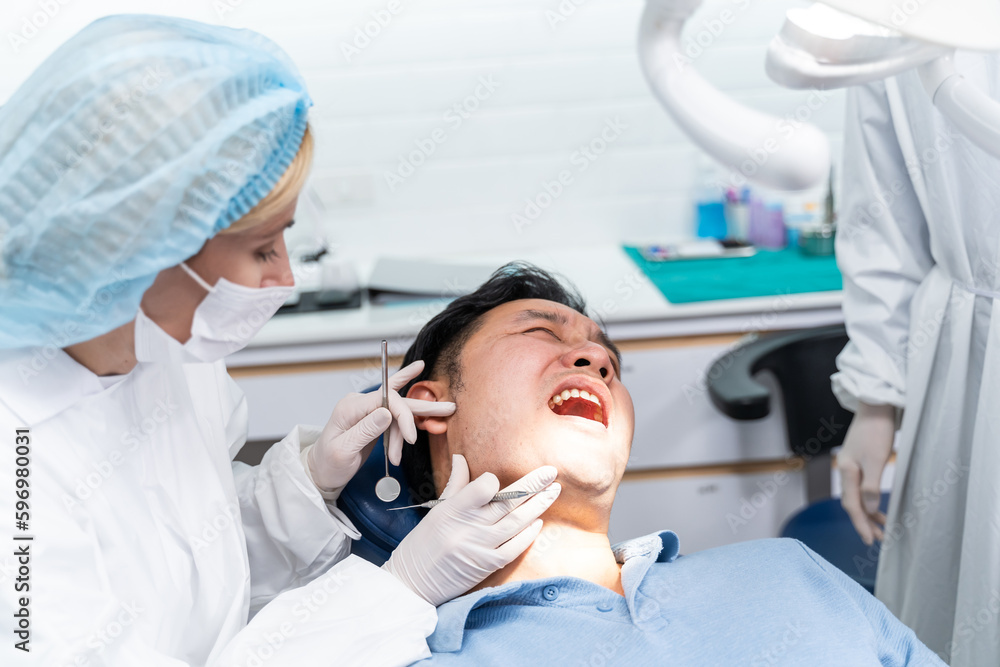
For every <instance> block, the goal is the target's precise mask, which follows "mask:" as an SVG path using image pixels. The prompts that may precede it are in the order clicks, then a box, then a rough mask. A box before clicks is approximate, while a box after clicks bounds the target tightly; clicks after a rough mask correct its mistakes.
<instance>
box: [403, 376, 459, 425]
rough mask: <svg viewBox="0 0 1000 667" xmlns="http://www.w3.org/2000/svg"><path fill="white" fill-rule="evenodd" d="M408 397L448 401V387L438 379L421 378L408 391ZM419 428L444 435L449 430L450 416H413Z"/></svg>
mask: <svg viewBox="0 0 1000 667" xmlns="http://www.w3.org/2000/svg"><path fill="white" fill-rule="evenodd" d="M406 397H407V398H418V399H420V400H422V401H447V400H450V397H449V396H448V388H447V386H446V385H445V384H444V383H443V382H439V381H437V380H421V381H420V382H417V383H416V384H414V385H413V386H412V387H410V391H408V392H406ZM413 421H414V422H415V423H416V425H417V428H419V429H420V430H422V431H427V432H428V433H432V434H434V435H442V434H444V433H445V432H446V431H447V430H448V417H418V416H417V415H414V416H413Z"/></svg>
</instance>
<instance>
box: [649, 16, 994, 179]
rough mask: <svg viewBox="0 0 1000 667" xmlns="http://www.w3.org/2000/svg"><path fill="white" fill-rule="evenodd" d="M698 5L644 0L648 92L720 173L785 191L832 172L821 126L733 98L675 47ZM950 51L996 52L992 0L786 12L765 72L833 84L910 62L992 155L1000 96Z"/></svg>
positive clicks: (935, 97) (793, 84)
mask: <svg viewBox="0 0 1000 667" xmlns="http://www.w3.org/2000/svg"><path fill="white" fill-rule="evenodd" d="M702 2H703V0H647V3H646V8H645V11H644V12H643V15H642V22H641V25H640V29H639V60H640V62H641V64H642V70H643V73H644V74H645V76H646V79H647V81H648V82H649V85H650V87H651V88H652V90H653V93H654V94H655V95H656V97H657V99H659V100H660V102H661V103H662V104H663V105H664V107H666V109H667V111H668V112H669V113H670V114H671V116H673V118H674V120H675V121H677V124H678V125H680V126H681V128H682V129H683V130H684V131H685V132H686V133H687V134H688V136H689V137H690V138H691V139H692V140H693V141H694V142H695V143H696V144H697V145H698V146H700V147H701V148H702V149H703V150H704V151H705V152H707V153H708V154H709V155H711V156H712V157H713V158H715V160H717V161H718V162H720V163H721V164H722V165H723V166H725V167H726V168H727V169H730V170H731V171H733V172H738V173H743V174H744V176H745V177H746V178H747V179H748V180H752V181H755V182H757V183H759V184H761V185H765V186H767V187H772V188H777V189H782V190H801V189H805V188H809V187H813V186H815V185H818V184H820V183H821V182H822V181H823V180H824V179H825V178H826V176H827V174H828V172H829V168H830V147H829V142H828V141H827V139H826V135H824V134H823V132H822V131H820V130H819V129H818V128H817V127H815V126H813V125H810V124H808V123H804V124H802V125H799V126H797V127H796V128H795V130H794V131H793V132H789V131H788V129H787V127H783V125H782V121H781V119H780V118H778V117H776V116H771V115H769V114H765V113H762V112H760V111H757V110H755V109H751V108H750V107H747V106H745V105H742V104H740V103H738V102H736V101H735V100H733V99H731V98H729V97H728V96H727V95H725V94H724V93H722V92H720V91H719V90H718V89H716V88H715V87H713V86H712V85H711V84H710V83H708V82H707V81H705V79H703V78H702V77H701V75H699V74H698V72H697V71H695V68H694V67H693V65H692V63H691V61H690V59H689V58H687V56H686V55H685V54H684V52H683V51H682V49H681V32H682V30H683V28H684V24H685V23H686V22H687V20H688V19H689V18H690V17H691V15H692V14H693V13H694V12H695V10H696V9H697V8H698V7H699V6H701V4H702ZM958 48H962V49H970V50H978V51H997V50H1000V2H997V0H826V1H825V2H823V3H816V4H813V5H811V6H809V7H807V8H796V9H790V10H789V11H788V13H787V15H786V17H785V23H784V25H783V26H782V28H781V31H780V32H779V34H778V35H777V36H776V37H775V38H774V39H773V40H772V41H771V44H770V46H769V47H768V53H767V61H766V71H767V74H768V76H769V77H771V79H772V80H774V81H775V82H776V83H779V84H781V85H783V86H786V87H788V88H796V89H803V88H819V89H833V88H843V87H845V86H852V85H856V84H860V83H865V82H868V81H874V80H877V79H883V78H886V77H889V76H893V75H895V74H899V73H900V72H903V71H906V70H909V69H912V68H918V71H919V74H920V78H921V80H922V82H923V84H924V88H925V89H926V90H927V93H928V95H930V97H931V100H932V101H933V104H934V105H935V106H936V107H937V108H938V110H940V111H941V113H942V114H944V115H945V116H946V117H947V118H949V119H950V120H951V121H952V122H953V123H954V124H955V126H956V127H957V128H958V129H959V130H960V131H961V132H962V133H964V134H965V135H966V136H967V137H969V139H971V140H972V141H973V142H975V143H976V144H978V145H979V146H980V147H982V148H983V150H985V151H987V152H988V153H990V154H992V155H994V156H997V157H1000V103H997V102H996V101H994V100H993V99H991V98H990V97H988V96H987V95H986V94H985V93H984V92H983V91H981V90H979V89H977V88H975V87H974V86H972V85H971V84H970V83H969V82H968V81H966V80H965V79H964V78H963V77H962V75H961V74H959V73H958V72H957V71H956V70H955V66H954V62H953V55H954V52H955V49H958ZM750 158H753V161H752V162H748V159H750ZM762 158H763V159H762ZM747 165H750V166H751V167H752V169H747Z"/></svg>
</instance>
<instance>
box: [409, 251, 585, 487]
mask: <svg viewBox="0 0 1000 667" xmlns="http://www.w3.org/2000/svg"><path fill="white" fill-rule="evenodd" d="M519 299H545V300H546V301H555V302H556V303H561V304H563V305H564V306H569V307H570V308H572V309H573V310H575V311H577V312H578V313H582V314H584V315H586V314H587V312H586V311H587V304H586V302H585V301H584V300H583V297H581V296H580V294H579V293H578V292H577V291H576V290H575V289H573V288H572V287H567V286H564V285H563V284H561V283H560V282H559V281H558V280H557V279H556V278H555V277H554V276H553V275H551V274H550V273H547V272H546V271H543V270H542V269H539V268H538V267H536V266H533V265H531V264H528V263H526V262H512V263H510V264H507V265H506V266H503V267H501V268H499V269H497V270H496V271H495V272H494V273H493V275H492V276H490V277H489V279H488V280H487V281H486V282H485V283H483V284H482V285H481V286H480V287H479V289H477V290H476V291H475V292H472V293H471V294H466V295H465V296H460V297H459V298H457V299H455V300H454V301H452V302H451V303H450V304H448V307H447V308H445V309H444V310H443V311H441V312H440V313H438V314H437V315H436V316H435V317H434V318H433V319H431V321H430V322H428V323H427V324H425V325H424V327H423V328H422V329H421V330H420V333H418V334H417V338H416V340H414V341H413V345H411V346H410V349H409V350H407V351H406V356H405V357H404V358H403V366H406V365H407V364H410V363H412V362H414V361H416V360H417V359H423V360H424V371H423V372H422V373H421V374H420V375H418V376H417V377H416V378H414V379H413V380H412V381H411V382H410V383H409V384H407V385H406V386H405V387H404V388H403V389H402V390H401V391H400V392H399V393H400V394H401V395H402V396H406V393H407V392H408V391H409V390H410V387H412V386H413V385H414V384H415V383H417V382H420V381H422V380H432V379H436V378H441V377H446V378H448V381H449V383H450V385H451V388H452V392H453V393H458V392H459V391H460V390H461V387H462V372H461V360H460V357H461V353H462V348H464V347H465V344H466V343H467V342H468V340H469V338H471V337H472V335H473V334H474V333H475V332H476V331H478V330H479V327H480V326H482V323H483V315H485V314H486V313H487V312H489V311H491V310H493V309H494V308H496V307H497V306H500V305H503V304H505V303H507V302H509V301H517V300H519ZM401 465H402V467H403V472H404V474H405V475H406V481H407V483H408V484H409V486H410V493H411V494H412V495H413V498H414V502H417V503H422V502H424V501H427V500H431V499H432V498H434V497H436V489H435V486H434V470H433V469H432V467H431V450H430V441H429V440H428V437H427V431H422V430H419V429H418V430H417V441H416V443H415V444H413V445H406V446H404V447H403V460H402V462H401Z"/></svg>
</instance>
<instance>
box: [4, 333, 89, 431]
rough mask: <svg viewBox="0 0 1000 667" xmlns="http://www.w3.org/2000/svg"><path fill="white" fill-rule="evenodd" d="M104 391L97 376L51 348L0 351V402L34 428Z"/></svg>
mask: <svg viewBox="0 0 1000 667" xmlns="http://www.w3.org/2000/svg"><path fill="white" fill-rule="evenodd" d="M102 391H104V386H103V385H102V384H101V381H100V380H99V379H98V377H97V376H96V375H94V374H93V373H92V372H90V370H88V369H87V368H85V367H84V366H81V365H80V364H78V363H77V362H76V361H74V360H73V358H72V357H70V356H69V355H68V354H66V352H64V351H63V350H61V349H59V348H57V347H54V346H51V345H50V346H46V347H31V348H18V349H12V350H0V401H3V403H4V404H5V405H6V406H7V407H8V408H9V409H10V411H11V412H12V413H13V414H14V415H15V416H16V417H17V418H18V419H20V420H21V423H22V424H23V425H24V426H34V425H36V424H39V423H41V422H43V421H45V420H46V419H49V418H50V417H52V416H54V415H57V414H59V413H60V412H62V411H63V410H65V409H66V408H68V407H70V406H71V405H73V404H74V403H76V402H77V401H79V400H80V399H81V398H83V397H85V396H89V395H91V394H99V393H100V392H102Z"/></svg>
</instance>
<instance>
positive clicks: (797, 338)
mask: <svg viewBox="0 0 1000 667" xmlns="http://www.w3.org/2000/svg"><path fill="white" fill-rule="evenodd" d="M847 340H848V338H847V331H846V330H845V328H844V326H843V325H834V326H827V327H819V328H816V329H803V330H799V331H790V332H782V333H777V334H771V335H765V336H759V337H758V336H750V337H748V338H747V339H746V340H745V342H743V343H741V344H740V345H738V346H737V347H735V348H733V349H732V350H729V351H728V352H726V354H725V355H723V356H722V357H720V358H719V359H716V360H715V362H713V364H712V367H711V368H710V369H709V372H708V378H709V380H708V394H709V396H710V397H711V399H712V403H713V404H714V405H715V407H716V408H718V409H719V411H720V412H722V413H723V414H724V415H727V416H728V417H731V418H732V419H738V420H751V419H762V418H764V417H766V416H767V415H768V414H769V413H770V412H771V401H772V392H771V390H770V389H768V388H767V387H766V386H764V385H763V384H761V383H760V382H759V381H758V380H757V379H755V376H756V375H757V374H758V373H761V372H764V371H768V372H770V373H771V374H773V376H774V377H775V378H776V379H777V382H778V386H779V388H780V399H781V401H782V404H783V407H784V411H785V426H786V430H787V435H788V447H789V449H791V451H792V453H793V454H795V455H797V456H799V457H801V458H802V459H803V460H804V461H805V472H806V496H807V498H808V500H809V503H810V504H809V505H808V506H807V507H805V508H804V509H802V510H800V511H799V512H798V513H796V514H795V515H793V516H792V517H791V518H790V519H789V520H788V522H787V523H786V524H785V526H784V528H783V529H782V532H781V536H782V537H792V538H795V539H797V540H799V541H801V542H802V543H804V544H805V545H807V546H808V547H809V548H810V549H812V550H813V551H815V552H816V553H818V554H820V555H821V556H823V558H825V559H826V560H828V561H830V562H831V563H833V564H834V565H835V566H837V567H838V568H839V569H840V570H841V571H842V572H844V573H845V574H846V575H847V576H849V577H851V578H852V579H854V580H855V581H856V582H858V583H859V584H861V585H862V586H863V587H865V588H866V589H868V591H869V592H873V591H874V590H875V570H876V565H877V562H878V548H877V547H876V548H872V547H867V546H865V543H864V542H862V541H861V538H860V537H859V536H858V534H857V532H856V531H855V530H854V526H853V525H852V524H851V520H850V518H849V517H848V516H847V512H845V511H844V509H843V507H841V505H840V499H839V498H830V497H829V496H830V472H831V457H830V450H831V449H833V448H834V447H839V446H840V445H841V444H843V442H844V436H845V435H846V434H847V427H848V425H849V424H850V423H851V418H852V417H853V416H854V415H853V413H851V412H849V411H847V410H845V409H844V408H842V407H841V406H840V403H839V402H838V401H837V398H836V397H835V396H834V395H833V391H832V390H831V389H830V376H831V375H832V374H833V373H834V372H836V370H837V367H836V358H837V355H838V354H840V351H841V350H842V349H844V345H846V344H847ZM888 505H889V494H888V493H883V494H882V499H881V510H882V511H883V512H885V511H886V509H887V508H888Z"/></svg>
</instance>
